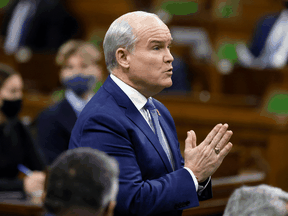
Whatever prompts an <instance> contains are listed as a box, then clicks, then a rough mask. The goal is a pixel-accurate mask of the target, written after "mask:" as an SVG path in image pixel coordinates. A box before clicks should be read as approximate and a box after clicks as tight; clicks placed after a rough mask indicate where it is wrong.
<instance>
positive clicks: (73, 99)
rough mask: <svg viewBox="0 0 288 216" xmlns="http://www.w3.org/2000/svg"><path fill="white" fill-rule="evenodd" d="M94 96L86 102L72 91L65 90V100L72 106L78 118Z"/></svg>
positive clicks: (90, 96)
mask: <svg viewBox="0 0 288 216" xmlns="http://www.w3.org/2000/svg"><path fill="white" fill-rule="evenodd" d="M92 96H93V94H91V95H89V97H88V99H87V100H84V99H82V98H80V97H79V96H77V95H76V94H75V93H74V92H73V91H72V90H71V89H67V90H65V98H66V99H67V101H68V102H69V104H70V105H71V106H72V108H73V110H74V111H75V113H76V116H77V117H78V116H79V115H80V113H81V111H82V110H83V109H84V107H85V105H86V104H87V103H88V102H89V100H90V99H91V98H92Z"/></svg>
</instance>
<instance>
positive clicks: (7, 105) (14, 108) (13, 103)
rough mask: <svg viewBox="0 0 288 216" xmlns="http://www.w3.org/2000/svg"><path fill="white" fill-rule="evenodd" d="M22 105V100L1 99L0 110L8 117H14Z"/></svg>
mask: <svg viewBox="0 0 288 216" xmlns="http://www.w3.org/2000/svg"><path fill="white" fill-rule="evenodd" d="M21 107H22V100H21V99H19V100H3V105H2V107H1V111H2V112H3V113H4V115H5V116H7V117H8V118H10V119H11V118H14V117H15V116H17V114H18V113H19V112H20V110H21Z"/></svg>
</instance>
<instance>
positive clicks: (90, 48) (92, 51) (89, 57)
mask: <svg viewBox="0 0 288 216" xmlns="http://www.w3.org/2000/svg"><path fill="white" fill-rule="evenodd" d="M72 55H79V56H80V57H82V58H83V59H84V61H85V62H87V63H94V64H95V63H97V61H99V60H100V59H101V57H102V55H101V53H100V51H99V50H98V49H97V48H96V47H95V46H94V45H93V44H92V43H89V42H86V41H83V40H69V41H68V42H66V43H64V44H63V45H62V46H61V47H60V48H59V50H58V53H57V56H56V63H57V65H59V66H64V65H65V64H66V61H67V60H68V59H69V58H70V57H71V56H72Z"/></svg>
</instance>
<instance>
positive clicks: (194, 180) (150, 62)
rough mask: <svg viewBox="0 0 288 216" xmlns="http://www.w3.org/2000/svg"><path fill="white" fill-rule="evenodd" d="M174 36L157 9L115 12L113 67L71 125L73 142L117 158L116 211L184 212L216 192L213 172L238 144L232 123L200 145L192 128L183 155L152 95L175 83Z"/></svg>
mask: <svg viewBox="0 0 288 216" xmlns="http://www.w3.org/2000/svg"><path fill="white" fill-rule="evenodd" d="M171 40H172V37H171V34H170V31H169V29H168V27H167V26H166V25H165V24H164V23H163V22H162V21H161V20H160V19H159V18H158V17H157V16H156V15H155V14H151V13H146V12H140V11H138V12H132V13H127V14H124V15H123V16H121V17H119V18H118V19H116V20H115V21H114V22H113V23H112V24H111V26H110V28H109V29H108V31H107V33H106V35H105V38H104V54H105V61H106V65H107V68H108V70H109V71H110V73H111V74H110V76H109V77H108V78H107V80H106V81H105V83H104V84H103V86H102V87H101V88H100V89H99V90H98V92H97V93H96V94H95V95H94V96H93V98H92V99H91V100H90V101H89V102H88V104H87V105H86V107H85V108H84V109H83V111H82V112H81V114H80V116H79V118H78V119H77V121H76V124H75V126H74V128H73V130H72V134H71V138H70V143H69V148H70V149H72V148H77V147H84V146H85V147H92V148H96V149H99V150H101V151H104V152H106V153H108V154H109V155H111V156H113V157H115V158H116V159H117V161H118V163H119V168H120V175H119V184H120V185H119V194H118V198H117V206H116V208H115V212H114V213H115V215H165V216H167V215H168V216H170V215H181V214H182V210H183V209H186V208H191V207H195V206H198V205H199V200H205V199H209V198H211V197H212V190H211V178H210V176H211V175H212V174H213V173H214V172H215V171H216V169H217V168H218V167H219V166H220V164H221V162H222V160H223V159H224V157H225V156H226V155H227V154H228V152H229V151H230V150H231V148H232V144H231V143H230V142H229V139H230V137H231V135H232V131H229V130H227V129H228V125H227V124H224V125H222V124H218V125H216V126H215V128H214V129H213V130H212V131H211V132H210V133H209V135H208V136H207V137H206V139H205V140H204V141H203V142H202V143H201V144H200V145H198V146H196V135H195V133H194V132H193V131H189V132H188V133H187V135H188V136H187V139H186V140H185V152H184V156H185V161H184V160H183V158H182V156H181V153H180V149H179V142H178V138H177V134H176V129H175V125H174V121H173V119H172V117H171V115H170V113H169V111H168V110H167V108H166V107H165V106H164V105H163V104H161V103H160V102H159V101H157V100H155V99H153V98H152V96H153V95H155V94H157V93H159V92H160V91H162V90H163V89H164V88H166V87H169V86H171V85H172V81H171V76H172V61H173V56H172V55H171V53H170V48H169V46H170V43H171ZM147 101H148V103H147ZM152 103H153V104H154V105H151V104H152ZM149 105H151V106H156V108H157V109H156V110H155V109H154V110H153V111H150V108H151V107H149Z"/></svg>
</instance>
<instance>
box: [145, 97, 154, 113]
mask: <svg viewBox="0 0 288 216" xmlns="http://www.w3.org/2000/svg"><path fill="white" fill-rule="evenodd" d="M144 108H145V109H148V110H149V111H153V110H155V109H156V108H155V106H154V104H153V101H152V98H148V100H147V103H146V104H145V105H144Z"/></svg>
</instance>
